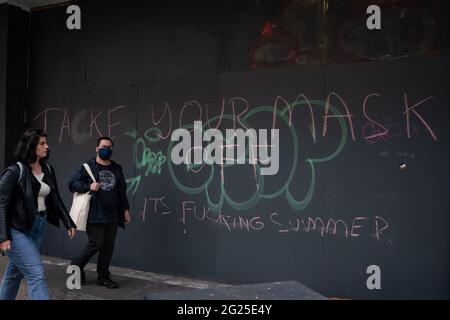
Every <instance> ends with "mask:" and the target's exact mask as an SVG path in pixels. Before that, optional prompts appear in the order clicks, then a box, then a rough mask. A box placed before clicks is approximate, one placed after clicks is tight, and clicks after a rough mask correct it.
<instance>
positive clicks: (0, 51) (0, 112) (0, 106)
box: [0, 4, 8, 168]
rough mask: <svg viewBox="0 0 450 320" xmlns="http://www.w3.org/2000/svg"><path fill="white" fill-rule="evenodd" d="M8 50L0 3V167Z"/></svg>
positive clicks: (4, 13) (5, 9) (5, 11)
mask: <svg viewBox="0 0 450 320" xmlns="http://www.w3.org/2000/svg"><path fill="white" fill-rule="evenodd" d="M7 50H8V5H7V4H2V5H0V150H2V155H1V157H0V168H3V167H4V162H5V155H4V151H3V150H5V134H6V70H7V54H6V53H7Z"/></svg>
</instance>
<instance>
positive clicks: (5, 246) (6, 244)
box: [0, 240, 11, 252]
mask: <svg viewBox="0 0 450 320" xmlns="http://www.w3.org/2000/svg"><path fill="white" fill-rule="evenodd" d="M0 250H2V251H3V252H5V251H8V250H11V240H6V241H3V242H2V243H0Z"/></svg>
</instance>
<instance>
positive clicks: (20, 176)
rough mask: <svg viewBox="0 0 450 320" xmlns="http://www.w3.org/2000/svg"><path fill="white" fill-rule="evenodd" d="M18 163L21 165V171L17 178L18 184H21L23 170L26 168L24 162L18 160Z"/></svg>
mask: <svg viewBox="0 0 450 320" xmlns="http://www.w3.org/2000/svg"><path fill="white" fill-rule="evenodd" d="M16 164H17V165H18V166H19V170H20V173H19V179H17V184H19V183H20V180H21V179H22V175H23V170H24V168H23V164H22V162H20V161H17V162H16Z"/></svg>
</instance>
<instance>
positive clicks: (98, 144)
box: [97, 137, 114, 147]
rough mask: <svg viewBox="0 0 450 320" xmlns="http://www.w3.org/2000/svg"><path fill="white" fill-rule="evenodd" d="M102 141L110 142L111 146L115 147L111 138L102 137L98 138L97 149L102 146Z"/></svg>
mask: <svg viewBox="0 0 450 320" xmlns="http://www.w3.org/2000/svg"><path fill="white" fill-rule="evenodd" d="M102 140H108V141H111V145H112V146H113V147H114V142H113V141H112V139H111V138H110V137H100V138H98V139H97V147H98V146H100V142H101V141H102Z"/></svg>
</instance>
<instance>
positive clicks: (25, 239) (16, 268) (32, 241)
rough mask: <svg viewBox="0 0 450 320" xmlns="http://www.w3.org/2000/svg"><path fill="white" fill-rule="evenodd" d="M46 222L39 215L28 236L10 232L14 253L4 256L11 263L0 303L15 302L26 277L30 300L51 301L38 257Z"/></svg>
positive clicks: (43, 217)
mask: <svg viewBox="0 0 450 320" xmlns="http://www.w3.org/2000/svg"><path fill="white" fill-rule="evenodd" d="M46 220H47V219H46V216H45V215H43V216H39V215H36V218H35V220H34V223H33V227H32V229H31V231H30V232H29V233H23V232H21V231H18V230H16V229H14V228H11V236H12V240H11V250H8V251H6V252H5V253H6V255H7V256H8V260H9V261H8V264H7V266H6V269H5V274H4V275H3V280H2V284H1V287H0V300H14V299H15V298H16V296H17V292H18V291H19V287H20V281H21V280H22V279H23V278H24V277H25V280H26V282H27V287H28V298H29V299H31V300H48V299H49V298H50V296H49V293H48V288H47V283H46V281H45V275H44V266H43V264H42V258H41V255H40V253H39V248H40V246H41V243H42V240H43V238H44V227H45V223H46Z"/></svg>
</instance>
